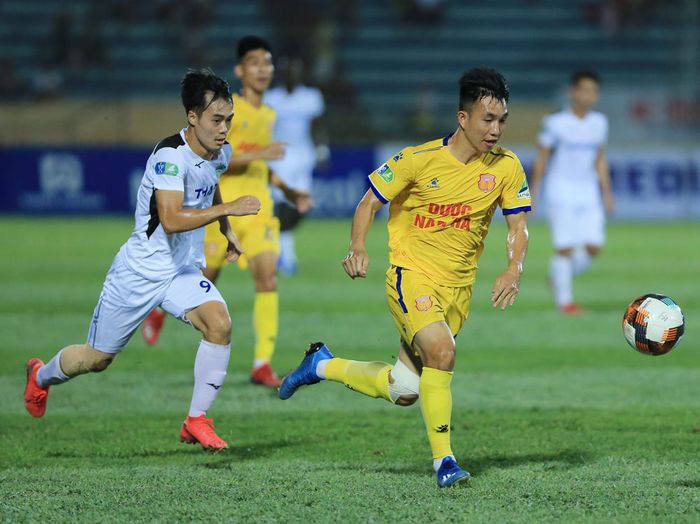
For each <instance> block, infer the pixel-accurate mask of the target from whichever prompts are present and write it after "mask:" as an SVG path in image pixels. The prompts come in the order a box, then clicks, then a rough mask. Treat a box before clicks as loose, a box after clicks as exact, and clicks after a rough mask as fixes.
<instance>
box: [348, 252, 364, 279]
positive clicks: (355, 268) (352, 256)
mask: <svg viewBox="0 0 700 524" xmlns="http://www.w3.org/2000/svg"><path fill="white" fill-rule="evenodd" d="M368 267H369V255H368V254H367V251H365V250H364V249H356V250H354V251H352V250H351V251H349V252H348V255H347V256H346V257H345V258H344V259H343V269H344V270H345V272H346V273H347V274H348V276H349V277H350V278H352V279H353V280H354V279H355V277H360V278H365V277H366V276H367V268H368Z"/></svg>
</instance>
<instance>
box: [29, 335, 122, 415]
mask: <svg viewBox="0 0 700 524" xmlns="http://www.w3.org/2000/svg"><path fill="white" fill-rule="evenodd" d="M115 356H116V355H114V354H111V353H104V352H102V351H98V350H96V349H95V348H93V347H91V346H90V345H89V344H73V345H70V346H66V347H64V348H63V349H61V350H60V351H59V352H58V353H56V354H55V355H54V356H53V358H52V359H51V360H49V362H48V363H46V364H44V362H43V361H41V360H40V359H38V358H32V359H31V360H29V362H27V365H26V368H27V384H26V386H25V389H24V403H25V407H26V408H27V411H28V412H29V413H30V414H31V415H32V416H34V417H42V416H44V413H45V412H46V403H47V400H48V394H49V387H50V386H55V385H58V384H63V383H65V382H68V381H69V380H70V379H72V378H74V377H77V376H78V375H83V374H85V373H91V372H99V371H104V370H105V369H107V366H109V365H110V364H111V363H112V361H113V360H114V357H115Z"/></svg>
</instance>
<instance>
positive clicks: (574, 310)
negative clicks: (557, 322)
mask: <svg viewBox="0 0 700 524" xmlns="http://www.w3.org/2000/svg"><path fill="white" fill-rule="evenodd" d="M559 311H561V312H562V313H564V314H565V315H580V314H581V313H583V312H584V311H585V310H584V309H583V308H582V307H581V306H579V305H578V304H576V303H574V302H572V303H571V304H566V305H564V306H562V307H560V308H559Z"/></svg>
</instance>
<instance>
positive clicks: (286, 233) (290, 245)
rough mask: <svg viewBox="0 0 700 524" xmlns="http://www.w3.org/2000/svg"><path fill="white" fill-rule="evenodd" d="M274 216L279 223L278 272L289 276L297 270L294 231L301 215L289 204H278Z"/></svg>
mask: <svg viewBox="0 0 700 524" xmlns="http://www.w3.org/2000/svg"><path fill="white" fill-rule="evenodd" d="M275 216H277V218H278V219H279V221H280V256H279V262H278V268H279V272H280V273H282V274H285V275H288V276H291V275H294V274H295V273H296V272H297V270H298V260H297V254H296V247H295V242H294V230H295V229H296V227H297V226H298V225H299V222H300V221H301V218H302V214H301V213H299V211H298V210H297V208H296V207H294V206H292V205H291V204H288V203H287V202H278V203H277V204H276V205H275Z"/></svg>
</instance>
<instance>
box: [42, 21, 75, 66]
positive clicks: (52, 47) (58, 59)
mask: <svg viewBox="0 0 700 524" xmlns="http://www.w3.org/2000/svg"><path fill="white" fill-rule="evenodd" d="M74 30H75V27H74V21H73V16H72V15H71V14H70V13H69V12H68V11H61V12H59V13H57V14H56V15H55V16H54V18H53V20H52V21H51V29H50V30H49V41H48V42H47V44H46V47H45V49H46V50H47V51H48V53H49V54H48V58H49V59H50V60H52V61H53V62H55V63H57V64H59V65H62V66H69V65H70V64H72V63H75V62H76V51H77V48H76V45H75V40H74V38H75V35H74Z"/></svg>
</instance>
